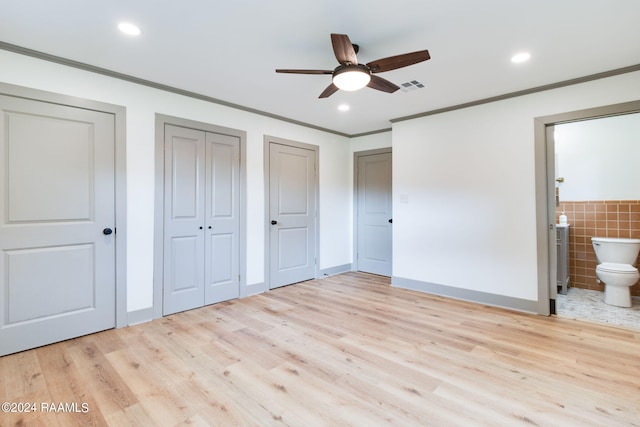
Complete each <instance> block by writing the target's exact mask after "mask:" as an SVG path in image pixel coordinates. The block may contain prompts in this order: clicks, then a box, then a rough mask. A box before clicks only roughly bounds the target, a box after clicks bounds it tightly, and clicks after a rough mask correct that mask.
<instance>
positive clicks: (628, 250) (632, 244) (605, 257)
mask: <svg viewBox="0 0 640 427" xmlns="http://www.w3.org/2000/svg"><path fill="white" fill-rule="evenodd" d="M591 243H592V244H593V250H594V251H595V252H596V257H597V258H598V263H603V262H615V263H619V264H631V265H634V266H635V265H636V261H637V260H638V252H639V251H640V239H621V238H620V239H617V238H612V237H592V238H591Z"/></svg>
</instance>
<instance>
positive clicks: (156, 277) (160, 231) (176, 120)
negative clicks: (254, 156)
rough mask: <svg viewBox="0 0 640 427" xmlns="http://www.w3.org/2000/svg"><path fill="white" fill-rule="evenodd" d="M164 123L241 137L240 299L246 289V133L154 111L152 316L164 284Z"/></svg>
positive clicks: (158, 312)
mask: <svg viewBox="0 0 640 427" xmlns="http://www.w3.org/2000/svg"><path fill="white" fill-rule="evenodd" d="M165 125H172V126H178V127H185V128H190V129H196V130H199V131H203V132H210V133H218V134H222V135H229V136H233V137H237V138H239V139H240V183H239V184H240V194H239V201H240V212H239V214H240V226H239V227H240V230H239V233H238V239H239V245H238V251H239V254H238V270H239V274H240V280H239V286H240V298H243V297H246V296H247V295H248V291H247V286H246V285H247V274H246V259H247V244H246V229H247V226H246V224H247V221H246V217H247V215H246V212H247V202H246V193H247V191H246V182H247V167H246V164H247V133H246V132H245V131H242V130H238V129H232V128H228V127H224V126H218V125H214V124H211V123H205V122H199V121H196V120H190V119H184V118H181V117H174V116H168V115H165V114H159V113H156V116H155V185H154V187H155V198H154V200H155V201H154V233H153V235H154V244H153V318H154V319H158V318H160V317H162V316H163V314H162V289H163V287H164V194H165V193H164V185H165V183H164V143H165V141H164V129H165Z"/></svg>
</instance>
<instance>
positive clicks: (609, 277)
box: [591, 237, 640, 307]
mask: <svg viewBox="0 0 640 427" xmlns="http://www.w3.org/2000/svg"><path fill="white" fill-rule="evenodd" d="M591 243H592V244H593V249H594V250H595V252H596V257H597V258H598V267H596V275H597V276H598V279H600V281H601V282H603V283H604V302H605V303H607V304H610V305H616V306H618V307H631V291H630V288H631V286H633V285H635V284H636V282H637V281H638V279H640V273H638V269H637V268H635V265H636V261H637V259H638V252H640V239H615V238H609V237H592V238H591Z"/></svg>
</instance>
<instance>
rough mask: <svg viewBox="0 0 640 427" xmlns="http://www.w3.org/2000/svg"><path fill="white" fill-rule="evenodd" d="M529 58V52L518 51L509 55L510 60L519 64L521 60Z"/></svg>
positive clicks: (524, 60)
mask: <svg viewBox="0 0 640 427" xmlns="http://www.w3.org/2000/svg"><path fill="white" fill-rule="evenodd" d="M529 59H531V54H530V53H529V52H520V53H516V54H515V55H513V56H512V57H511V62H513V63H515V64H519V63H521V62H527V61H528V60H529Z"/></svg>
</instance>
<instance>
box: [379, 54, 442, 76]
mask: <svg viewBox="0 0 640 427" xmlns="http://www.w3.org/2000/svg"><path fill="white" fill-rule="evenodd" d="M430 58H431V56H430V55H429V51H428V50H419V51H417V52H411V53H405V54H403V55H396V56H389V57H388V58H382V59H378V60H376V61H371V62H369V63H367V67H369V68H370V69H371V72H372V73H382V72H385V71H390V70H395V69H396V68H402V67H406V66H408V65H413V64H417V63H418V62H422V61H426V60H427V59H430Z"/></svg>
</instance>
